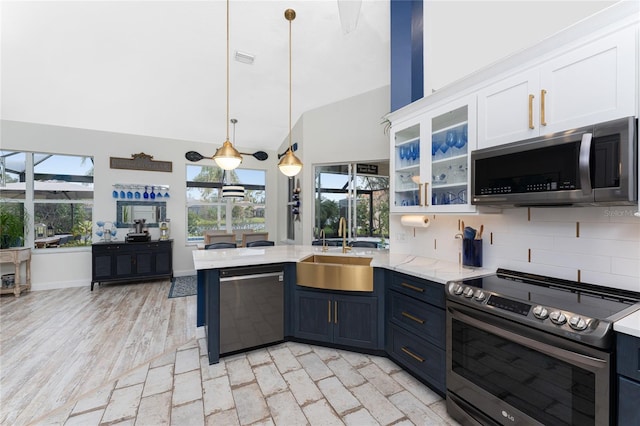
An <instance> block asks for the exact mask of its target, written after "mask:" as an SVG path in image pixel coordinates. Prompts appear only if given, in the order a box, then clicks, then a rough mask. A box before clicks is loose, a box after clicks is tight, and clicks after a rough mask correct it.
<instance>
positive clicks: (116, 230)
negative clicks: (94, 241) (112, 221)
mask: <svg viewBox="0 0 640 426" xmlns="http://www.w3.org/2000/svg"><path fill="white" fill-rule="evenodd" d="M117 233H118V229H117V228H116V227H115V226H114V227H113V228H111V236H112V237H115V236H116V234H117Z"/></svg>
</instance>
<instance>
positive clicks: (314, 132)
mask: <svg viewBox="0 0 640 426" xmlns="http://www.w3.org/2000/svg"><path fill="white" fill-rule="evenodd" d="M389 105H390V92H389V86H384V87H381V88H378V89H375V90H372V91H369V92H366V93H363V94H361V95H358V96H354V97H351V98H348V99H344V100H342V101H340V102H336V103H333V104H330V105H326V106H323V107H320V108H317V109H314V110H310V111H307V112H305V113H304V114H303V116H302V118H301V120H300V121H298V123H296V126H295V127H294V129H293V135H294V138H293V141H294V142H298V146H299V150H298V151H296V155H298V158H300V159H301V160H302V162H303V164H304V167H303V168H302V171H301V172H300V174H298V176H296V178H297V179H299V180H300V185H301V189H302V193H301V203H302V206H301V214H300V219H301V220H300V222H296V229H295V235H296V238H295V241H294V242H295V243H296V244H311V240H313V226H314V220H313V215H314V212H313V203H314V190H315V188H314V170H313V169H314V165H317V164H336V163H343V164H344V163H348V162H353V161H358V162H367V161H378V160H384V159H388V158H389V136H388V135H387V134H385V133H384V126H383V125H382V124H381V123H382V117H383V116H384V115H385V114H387V113H388V112H389ZM287 143H288V142H286V143H283V145H282V146H281V149H280V152H283V151H284V149H285V147H286V144H287ZM278 185H279V187H280V188H286V180H285V178H284V177H281V178H280V179H279V183H278ZM281 192H282V193H281V194H279V197H280V200H279V202H278V203H279V206H284V205H285V203H286V194H285V193H284V191H281ZM279 212H283V213H285V214H282V215H279V216H278V223H279V225H278V226H279V229H280V231H281V235H283V234H282V232H284V233H286V213H287V212H286V211H285V210H279Z"/></svg>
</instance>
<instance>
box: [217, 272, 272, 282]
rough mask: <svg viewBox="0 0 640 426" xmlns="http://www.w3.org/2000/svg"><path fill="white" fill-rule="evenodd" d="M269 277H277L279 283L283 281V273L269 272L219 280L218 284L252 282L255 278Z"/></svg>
mask: <svg viewBox="0 0 640 426" xmlns="http://www.w3.org/2000/svg"><path fill="white" fill-rule="evenodd" d="M269 277H278V281H280V282H282V281H284V273H282V272H271V273H267V274H251V275H234V276H231V277H224V278H220V282H221V283H223V282H225V281H239V280H253V279H256V278H269Z"/></svg>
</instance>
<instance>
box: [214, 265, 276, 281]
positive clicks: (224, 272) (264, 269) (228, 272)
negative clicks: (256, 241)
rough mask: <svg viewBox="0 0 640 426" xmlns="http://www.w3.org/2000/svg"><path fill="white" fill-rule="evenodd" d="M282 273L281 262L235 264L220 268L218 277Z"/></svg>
mask: <svg viewBox="0 0 640 426" xmlns="http://www.w3.org/2000/svg"><path fill="white" fill-rule="evenodd" d="M273 273H277V274H282V273H284V265H283V264H281V263H272V264H268V265H250V266H236V267H231V268H222V269H220V278H229V277H242V276H245V275H262V274H273Z"/></svg>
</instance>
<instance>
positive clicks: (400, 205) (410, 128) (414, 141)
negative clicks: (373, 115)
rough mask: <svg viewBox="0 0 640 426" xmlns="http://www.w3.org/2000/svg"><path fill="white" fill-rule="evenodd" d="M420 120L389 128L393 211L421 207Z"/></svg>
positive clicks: (422, 203)
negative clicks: (397, 127)
mask: <svg viewBox="0 0 640 426" xmlns="http://www.w3.org/2000/svg"><path fill="white" fill-rule="evenodd" d="M420 127H421V125H420V121H416V122H413V123H409V124H408V125H407V126H406V127H400V128H399V129H397V130H396V129H394V130H392V140H393V145H392V152H391V157H392V158H393V161H392V167H393V170H394V173H393V176H392V180H393V183H392V187H393V191H392V192H391V205H392V211H393V210H395V211H414V210H416V209H418V208H420V207H423V206H424V200H423V198H422V197H423V196H424V193H423V191H422V187H423V184H422V176H421V175H422V173H421V171H420V169H421V167H420V163H421V161H422V158H421V157H422V156H421V155H420V154H421V150H422V148H423V146H421V140H420Z"/></svg>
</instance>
